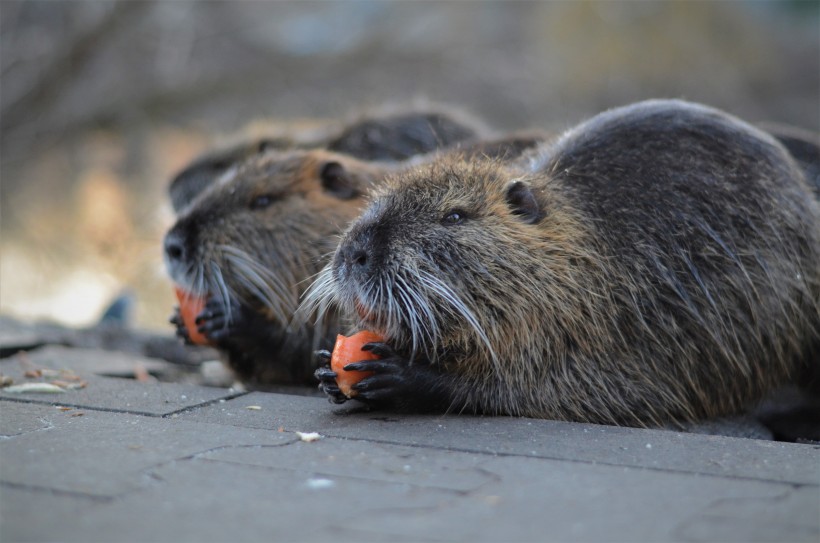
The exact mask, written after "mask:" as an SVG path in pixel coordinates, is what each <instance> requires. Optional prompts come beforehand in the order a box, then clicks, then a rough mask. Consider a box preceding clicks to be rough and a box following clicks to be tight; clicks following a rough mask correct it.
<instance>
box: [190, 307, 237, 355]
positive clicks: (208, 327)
mask: <svg viewBox="0 0 820 543" xmlns="http://www.w3.org/2000/svg"><path fill="white" fill-rule="evenodd" d="M228 311H229V312H228ZM241 321H242V312H241V311H240V310H239V304H238V303H237V302H235V301H232V303H231V304H229V306H228V307H226V304H225V303H223V302H222V300H221V299H220V298H218V297H211V298H208V301H207V302H206V303H205V307H204V308H203V309H202V312H201V313H200V314H199V315H197V316H196V325H197V330H198V331H199V333H200V334H202V335H203V336H205V337H206V338H208V340H209V341H210V342H212V343H217V344H218V343H221V342H224V341H225V340H226V339H228V338H230V337H231V336H232V335H233V333H234V331H235V330H237V329H240V328H241V326H242V325H241Z"/></svg>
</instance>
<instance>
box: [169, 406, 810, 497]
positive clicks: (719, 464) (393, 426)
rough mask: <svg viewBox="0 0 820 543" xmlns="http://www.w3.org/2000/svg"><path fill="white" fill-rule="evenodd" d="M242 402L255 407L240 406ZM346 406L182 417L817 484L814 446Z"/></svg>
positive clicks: (199, 412)
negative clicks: (410, 414)
mask: <svg viewBox="0 0 820 543" xmlns="http://www.w3.org/2000/svg"><path fill="white" fill-rule="evenodd" d="M248 404H257V405H259V407H260V408H261V411H259V412H253V413H250V412H248V411H247V410H245V409H243V407H244V406H245V405H248ZM351 407H352V406H351ZM351 407H348V406H343V407H341V408H339V407H335V406H332V405H330V404H329V403H328V402H327V401H326V400H323V399H317V398H305V397H298V396H286V395H278V394H277V395H273V394H261V393H254V394H250V395H247V396H244V397H242V398H239V399H237V400H233V401H229V402H225V403H222V404H217V405H211V406H206V407H204V408H202V409H196V410H193V411H191V412H187V413H185V414H184V415H182V416H183V417H185V418H186V419H190V420H199V421H208V422H214V423H219V424H231V425H234V426H248V427H255V428H262V427H278V426H282V427H284V428H285V429H286V430H305V431H317V432H321V433H324V434H326V435H329V436H335V437H342V438H346V439H364V440H372V441H378V442H384V443H395V444H405V445H415V446H424V447H432V448H441V449H447V450H460V451H471V452H487V453H492V454H499V455H514V456H533V457H541V458H552V459H562V460H570V461H575V462H591V463H601V464H610V465H616V466H634V467H641V468H644V469H657V470H665V471H680V472H685V473H700V474H709V475H723V476H730V477H746V478H751V479H760V480H772V481H782V482H793V483H800V484H802V483H809V484H815V485H816V484H820V447H818V446H815V445H801V444H793V443H781V442H772V441H763V440H753V439H743V438H729V437H722V436H710V435H701V434H688V433H680V432H673V431H668V430H653V429H638V428H619V427H612V426H600V425H594V424H577V423H566V422H557V421H546V420H535V419H523V418H510V417H470V416H455V415H452V416H400V415H394V414H390V413H384V412H369V413H368V412H362V411H360V410H359V411H357V410H356V409H355V408H351ZM260 414H262V415H263V416H262V417H260V416H259V415H260Z"/></svg>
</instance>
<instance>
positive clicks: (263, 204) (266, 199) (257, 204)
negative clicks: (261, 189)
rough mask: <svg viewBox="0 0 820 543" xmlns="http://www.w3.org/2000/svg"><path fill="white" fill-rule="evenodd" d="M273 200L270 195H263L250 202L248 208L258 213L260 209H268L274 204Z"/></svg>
mask: <svg viewBox="0 0 820 543" xmlns="http://www.w3.org/2000/svg"><path fill="white" fill-rule="evenodd" d="M274 200H275V198H274V197H273V196H271V195H270V194H263V195H261V196H257V197H255V198H254V199H253V200H251V204H250V206H249V207H250V208H251V209H253V210H254V211H258V210H260V209H265V208H268V207H270V205H271V204H272V203H273V202H274Z"/></svg>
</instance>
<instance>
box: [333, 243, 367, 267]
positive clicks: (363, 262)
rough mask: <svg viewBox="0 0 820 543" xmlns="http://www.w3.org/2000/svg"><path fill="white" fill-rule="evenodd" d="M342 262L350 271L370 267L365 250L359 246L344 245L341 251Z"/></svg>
mask: <svg viewBox="0 0 820 543" xmlns="http://www.w3.org/2000/svg"><path fill="white" fill-rule="evenodd" d="M339 257H340V262H339V264H342V265H344V266H346V267H347V268H349V269H350V270H357V271H359V270H364V269H366V268H367V265H368V260H369V259H368V255H367V251H366V250H365V249H362V248H361V247H360V246H358V244H353V245H352V246H351V245H342V247H341V251H339Z"/></svg>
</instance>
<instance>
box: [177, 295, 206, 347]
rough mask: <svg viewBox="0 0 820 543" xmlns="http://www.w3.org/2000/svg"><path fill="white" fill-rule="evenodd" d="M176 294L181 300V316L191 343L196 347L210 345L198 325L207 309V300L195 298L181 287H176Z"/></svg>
mask: <svg viewBox="0 0 820 543" xmlns="http://www.w3.org/2000/svg"><path fill="white" fill-rule="evenodd" d="M174 294H176V296H177V300H179V314H180V316H181V317H182V322H183V324H184V325H185V329H186V330H187V331H188V337H189V338H190V339H191V343H194V344H196V345H209V344H210V341H208V338H207V337H205V336H204V335H203V334H200V333H199V330H198V329H197V325H196V318H197V316H198V315H199V314H200V313H202V310H203V309H204V308H205V298H200V297H197V296H194V295H193V294H191V293H189V292H186V291H184V290H182V289H181V288H179V287H176V286H175V287H174Z"/></svg>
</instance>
